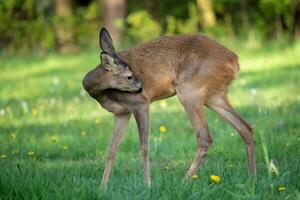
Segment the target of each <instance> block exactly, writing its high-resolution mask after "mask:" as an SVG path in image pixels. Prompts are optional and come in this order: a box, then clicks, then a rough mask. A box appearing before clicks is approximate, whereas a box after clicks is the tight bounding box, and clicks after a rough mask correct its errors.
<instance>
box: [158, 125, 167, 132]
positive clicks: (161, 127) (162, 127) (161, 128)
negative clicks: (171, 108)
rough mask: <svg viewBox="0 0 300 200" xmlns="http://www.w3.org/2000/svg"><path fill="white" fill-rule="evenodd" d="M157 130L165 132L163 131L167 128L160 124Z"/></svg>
mask: <svg viewBox="0 0 300 200" xmlns="http://www.w3.org/2000/svg"><path fill="white" fill-rule="evenodd" d="M159 131H160V132H161V133H165V132H166V131H167V128H166V127H165V126H160V127H159Z"/></svg>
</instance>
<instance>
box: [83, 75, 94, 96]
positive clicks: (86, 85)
mask: <svg viewBox="0 0 300 200" xmlns="http://www.w3.org/2000/svg"><path fill="white" fill-rule="evenodd" d="M90 76H91V74H90V72H89V73H87V74H86V75H85V76H84V77H83V80H82V85H83V87H84V89H85V90H86V91H87V92H88V91H90V90H91V89H92V84H91V78H90Z"/></svg>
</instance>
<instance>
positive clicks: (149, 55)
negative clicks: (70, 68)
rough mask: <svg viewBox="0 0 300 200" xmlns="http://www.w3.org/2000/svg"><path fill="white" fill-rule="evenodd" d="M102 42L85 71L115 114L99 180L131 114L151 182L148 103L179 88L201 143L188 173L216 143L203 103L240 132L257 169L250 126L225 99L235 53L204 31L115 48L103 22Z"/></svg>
mask: <svg viewBox="0 0 300 200" xmlns="http://www.w3.org/2000/svg"><path fill="white" fill-rule="evenodd" d="M99 45H100V48H101V50H102V53H101V60H102V64H100V65H98V66H97V67H96V68H95V69H93V70H92V71H90V72H88V73H87V75H86V76H85V77H84V79H83V86H84V88H85V89H86V90H87V92H88V93H89V94H90V95H91V96H92V97H93V98H95V99H96V100H97V101H98V102H99V103H100V104H101V106H102V107H103V108H105V109H107V110H108V111H110V112H112V113H114V116H115V127H114V132H113V136H112V141H111V143H110V146H109V149H108V161H107V164H106V167H105V170H104V174H103V178H102V182H101V185H106V184H107V182H108V180H109V175H110V171H111V168H112V165H113V160H114V158H115V156H116V152H117V150H118V148H119V146H120V143H121V140H122V136H123V134H124V131H125V128H126V127H127V124H128V121H129V119H130V117H131V114H133V115H134V117H135V120H136V122H137V126H138V131H139V140H140V147H141V154H142V158H143V162H144V180H145V183H146V184H147V185H148V186H150V184H151V181H150V166H149V153H148V136H149V106H150V103H151V102H153V101H155V100H159V99H164V98H167V97H171V96H173V95H175V94H176V95H177V96H178V98H179V100H180V102H181V104H182V105H183V107H184V109H185V111H186V113H187V115H188V117H189V119H190V121H191V124H192V126H193V129H194V131H195V134H196V139H197V146H198V147H197V153H196V156H195V158H194V161H193V163H192V165H191V166H190V168H189V170H188V171H187V173H186V176H185V177H189V176H192V175H194V174H196V173H197V170H198V168H199V166H200V164H201V163H202V160H203V158H204V157H205V156H206V154H207V151H208V148H209V147H210V146H211V144H212V138H211V135H210V132H209V129H208V126H207V123H206V119H205V115H204V106H207V107H208V108H210V109H212V110H213V111H215V112H217V113H218V114H219V115H220V116H221V117H222V118H224V119H225V120H226V121H227V122H228V123H229V124H231V126H233V128H235V129H236V130H237V132H238V133H239V134H240V135H241V137H242V139H243V140H244V142H245V144H246V147H247V156H248V170H249V174H250V175H251V176H253V175H255V171H256V167H255V156H254V142H253V132H252V128H251V126H250V125H249V124H248V123H247V122H246V121H245V120H243V119H242V117H241V116H240V115H239V114H238V113H237V112H236V111H235V110H234V109H233V107H232V106H231V105H230V103H229V101H228V99H227V90H228V86H229V84H230V83H231V81H232V80H233V79H234V78H235V77H236V76H237V74H238V72H239V64H238V57H237V56H236V54H234V53H233V52H231V51H230V50H228V49H227V48H225V47H224V46H222V45H220V44H218V43H217V42H215V41H214V40H212V39H210V38H208V37H206V36H202V35H176V36H167V37H161V38H158V39H155V40H152V41H149V42H146V43H144V44H140V45H137V46H134V47H132V48H129V49H126V50H124V51H121V52H116V51H115V49H114V46H113V42H112V39H111V37H110V35H109V33H108V32H107V30H106V29H105V28H102V29H101V31H100V34H99Z"/></svg>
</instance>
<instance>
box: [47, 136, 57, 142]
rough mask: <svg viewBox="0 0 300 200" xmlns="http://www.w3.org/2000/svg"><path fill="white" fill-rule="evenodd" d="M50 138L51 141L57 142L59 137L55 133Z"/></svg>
mask: <svg viewBox="0 0 300 200" xmlns="http://www.w3.org/2000/svg"><path fill="white" fill-rule="evenodd" d="M49 139H50V141H51V142H57V141H58V137H56V136H54V135H53V136H51V137H50V138H49Z"/></svg>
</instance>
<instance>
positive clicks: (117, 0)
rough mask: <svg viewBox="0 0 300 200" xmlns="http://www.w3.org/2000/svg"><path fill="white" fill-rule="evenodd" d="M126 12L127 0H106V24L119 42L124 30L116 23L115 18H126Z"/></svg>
mask: <svg viewBox="0 0 300 200" xmlns="http://www.w3.org/2000/svg"><path fill="white" fill-rule="evenodd" d="M125 14H126V0H105V2H104V26H105V27H106V28H107V29H108V31H109V33H110V35H111V37H112V39H113V40H114V41H115V42H119V41H120V39H121V37H122V31H121V30H120V28H118V27H117V26H116V25H115V20H116V19H120V18H121V19H122V18H124V17H125Z"/></svg>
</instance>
